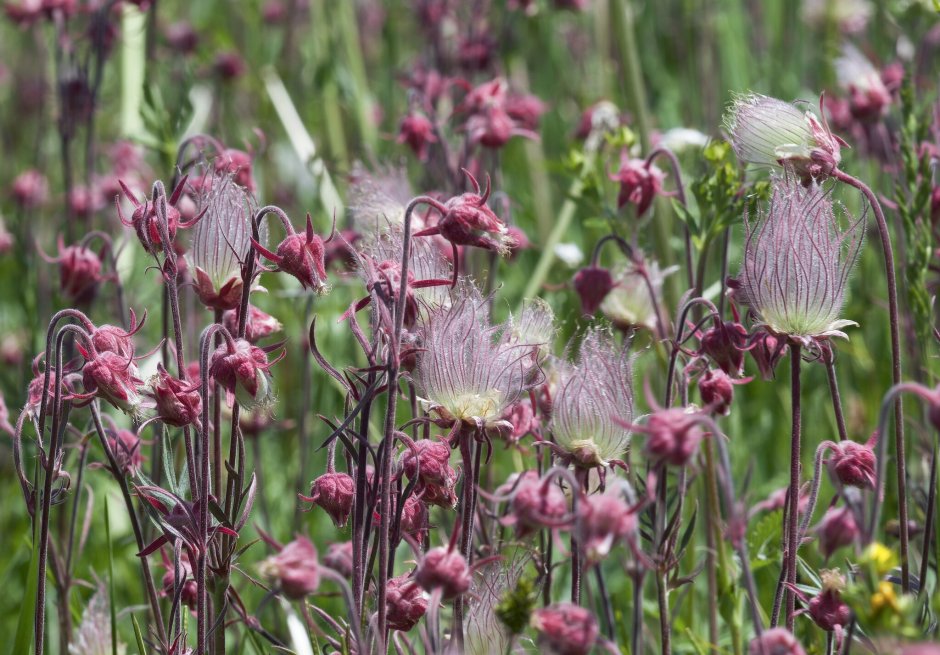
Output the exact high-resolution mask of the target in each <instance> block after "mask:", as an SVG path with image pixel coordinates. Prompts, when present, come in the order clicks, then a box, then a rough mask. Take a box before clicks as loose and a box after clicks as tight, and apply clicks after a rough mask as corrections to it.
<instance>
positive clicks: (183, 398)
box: [150, 363, 202, 428]
mask: <svg viewBox="0 0 940 655" xmlns="http://www.w3.org/2000/svg"><path fill="white" fill-rule="evenodd" d="M150 395H151V396H153V399H154V401H155V402H156V405H157V414H158V416H159V417H160V420H161V421H163V422H164V423H166V424H167V425H172V426H174V427H177V428H181V427H184V426H187V425H192V424H194V423H196V422H198V421H199V415H200V414H201V413H202V396H200V394H199V385H197V384H192V383H190V382H187V381H185V380H180V379H179V378H175V377H173V376H172V375H170V374H169V373H168V372H167V370H166V369H165V368H163V364H159V363H158V364H157V374H156V375H155V376H154V377H153V378H151V379H150Z"/></svg>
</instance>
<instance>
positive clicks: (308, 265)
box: [252, 214, 326, 293]
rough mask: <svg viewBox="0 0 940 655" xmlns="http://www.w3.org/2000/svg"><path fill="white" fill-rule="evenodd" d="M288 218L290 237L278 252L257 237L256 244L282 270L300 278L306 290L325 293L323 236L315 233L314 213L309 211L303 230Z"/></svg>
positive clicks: (254, 244)
mask: <svg viewBox="0 0 940 655" xmlns="http://www.w3.org/2000/svg"><path fill="white" fill-rule="evenodd" d="M284 221H285V227H286V228H287V236H286V237H285V238H284V240H283V241H281V243H280V245H278V247H277V251H276V252H271V251H270V250H268V249H267V248H265V247H264V246H263V245H262V244H260V243H258V242H256V241H254V239H252V245H253V246H254V248H255V250H257V251H258V252H259V253H261V254H262V255H263V256H264V257H265V258H267V259H270V260H271V261H272V262H274V263H275V264H277V267H278V269H279V270H281V271H284V272H285V273H288V274H290V275H292V276H294V277H295V278H297V280H298V281H299V282H300V285H301V286H302V287H303V288H304V289H313V290H314V291H316V292H317V293H321V292H323V291H324V290H325V289H326V263H325V260H324V250H323V239H321V238H320V237H319V236H318V235H317V234H316V233H314V231H313V220H312V219H311V218H310V214H307V229H306V231H305V232H303V233H298V232H295V231H294V228H293V226H292V225H291V224H290V223H287V222H286V221H287V219H286V218H285V219H284Z"/></svg>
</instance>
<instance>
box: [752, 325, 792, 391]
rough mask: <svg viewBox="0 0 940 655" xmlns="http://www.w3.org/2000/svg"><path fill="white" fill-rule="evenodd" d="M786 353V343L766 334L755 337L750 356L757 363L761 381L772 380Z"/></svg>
mask: <svg viewBox="0 0 940 655" xmlns="http://www.w3.org/2000/svg"><path fill="white" fill-rule="evenodd" d="M786 351H787V345H786V342H785V341H784V340H783V339H781V338H779V337H776V336H774V335H772V334H770V333H768V332H762V333H761V334H759V335H757V337H755V341H754V347H753V348H751V356H752V357H753V358H754V361H755V362H756V363H757V368H758V369H759V370H760V373H761V377H762V378H763V379H765V380H773V379H774V371H775V370H776V368H777V364H779V363H780V360H781V359H782V358H783V355H784V354H785V353H786Z"/></svg>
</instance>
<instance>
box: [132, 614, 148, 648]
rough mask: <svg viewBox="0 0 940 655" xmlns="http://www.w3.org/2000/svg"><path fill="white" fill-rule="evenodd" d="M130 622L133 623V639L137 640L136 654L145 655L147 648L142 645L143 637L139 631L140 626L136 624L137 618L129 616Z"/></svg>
mask: <svg viewBox="0 0 940 655" xmlns="http://www.w3.org/2000/svg"><path fill="white" fill-rule="evenodd" d="M131 621H133V622H134V637H136V639H137V652H139V653H140V655H147V647H146V646H145V645H144V635H143V634H142V633H141V631H140V624H139V623H137V617H136V616H134V615H133V614H132V615H131Z"/></svg>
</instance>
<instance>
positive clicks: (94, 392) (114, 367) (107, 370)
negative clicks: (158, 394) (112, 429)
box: [75, 344, 143, 417]
mask: <svg viewBox="0 0 940 655" xmlns="http://www.w3.org/2000/svg"><path fill="white" fill-rule="evenodd" d="M75 347H76V348H77V349H78V351H79V352H80V353H81V355H82V357H84V358H85V365H84V366H83V367H82V385H83V386H84V387H85V393H84V394H82V397H83V398H85V399H90V398H91V397H92V396H97V397H99V398H101V399H102V400H106V401H108V402H109V403H111V404H112V405H114V406H115V407H117V408H118V409H120V410H121V411H122V412H124V413H125V414H130V415H131V416H134V417H137V416H139V415H140V411H141V406H142V403H143V399H142V398H141V396H140V393H139V391H140V387H141V386H142V385H143V380H141V379H140V378H138V377H137V373H138V371H137V366H136V365H135V364H134V359H133V357H132V356H123V355H119V354H117V353H114V352H111V351H108V350H105V351H103V352H95V351H94V350H92V351H88V350H86V349H85V348H84V346H82V345H81V344H76V346H75Z"/></svg>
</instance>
